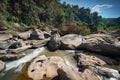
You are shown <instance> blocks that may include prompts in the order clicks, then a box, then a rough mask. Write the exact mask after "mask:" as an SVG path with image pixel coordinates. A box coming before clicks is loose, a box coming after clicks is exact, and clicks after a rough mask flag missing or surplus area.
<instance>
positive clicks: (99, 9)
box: [92, 4, 112, 13]
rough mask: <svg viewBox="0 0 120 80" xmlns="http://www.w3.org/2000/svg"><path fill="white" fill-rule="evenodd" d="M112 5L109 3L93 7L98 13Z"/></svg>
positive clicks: (93, 10)
mask: <svg viewBox="0 0 120 80" xmlns="http://www.w3.org/2000/svg"><path fill="white" fill-rule="evenodd" d="M111 7H112V5H108V4H103V5H95V6H94V7H93V8H92V12H98V13H100V12H101V10H103V9H107V8H111Z"/></svg>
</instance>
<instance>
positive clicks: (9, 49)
mask: <svg viewBox="0 0 120 80" xmlns="http://www.w3.org/2000/svg"><path fill="white" fill-rule="evenodd" d="M0 35H1V36H2V37H1V39H0V60H2V61H4V63H5V66H6V67H4V68H3V69H1V76H2V73H3V72H4V73H5V74H7V73H6V72H8V71H11V70H12V71H13V73H15V71H16V69H17V68H19V71H18V73H19V72H20V73H19V74H18V75H19V76H22V75H23V74H24V75H23V76H26V75H27V76H28V77H29V78H25V79H24V78H21V77H19V76H17V80H26V79H27V80H31V79H33V80H36V78H37V79H38V78H39V79H41V80H46V79H47V80H53V79H54V78H55V80H78V79H79V80H87V78H90V80H100V79H101V80H103V79H106V80H107V79H113V78H114V79H115V80H118V79H120V74H119V69H120V68H119V65H118V64H120V63H119V62H120V58H119V56H120V41H119V37H120V33H117V32H114V33H113V32H111V33H110V32H108V33H96V34H90V35H86V36H82V35H78V34H65V35H63V34H62V35H61V32H59V31H58V30H55V29H54V30H51V31H43V30H40V29H33V30H29V31H26V32H22V33H20V32H19V33H16V34H14V35H8V34H7V33H2V34H0ZM41 47H43V48H44V47H46V50H45V49H44V50H43V52H41V49H42V48H41ZM39 48H40V49H39ZM29 49H32V51H33V53H32V52H31V51H28V52H27V54H26V50H29ZM42 56H44V57H43V58H42ZM59 59H60V61H59ZM36 60H37V61H38V62H36ZM56 60H58V61H59V62H56ZM41 61H42V62H41ZM27 62H30V64H29V65H27V64H26V63H27ZM34 62H35V63H34ZM17 63H19V64H17ZM10 64H12V65H10ZM23 64H24V65H23ZM25 64H26V66H27V68H26V66H25ZM8 65H9V66H8ZM33 65H34V66H33ZM38 65H43V66H41V67H40V66H38ZM18 66H19V67H18ZM113 66H117V68H116V70H113V69H110V68H112V67H113ZM64 67H66V68H64ZM105 67H108V68H107V69H108V70H109V71H106V70H105V69H106V68H105ZM25 68H26V69H25ZM31 69H34V70H35V71H33V70H32V72H30V71H31ZM36 69H37V71H36ZM44 69H47V71H44ZM114 69H115V68H114ZM17 70H18V69H17ZM39 70H40V71H39ZM59 70H60V71H59ZM21 71H23V72H21ZM41 71H42V72H44V74H43V73H41ZM52 71H54V73H53V72H52ZM63 72H64V74H65V75H63ZM38 73H39V74H38ZM5 74H4V75H5ZM31 74H32V75H36V76H31ZM114 74H115V75H114ZM74 75H77V76H74ZM88 75H89V76H88ZM39 76H41V77H39ZM70 76H71V77H70ZM90 76H92V77H90ZM4 77H8V76H7V75H5V76H4ZM75 77H77V78H75ZM18 78H20V79H18ZM30 78H31V79H30ZM1 79H2V80H8V78H2V77H1ZM10 80H16V78H14V76H13V79H10Z"/></svg>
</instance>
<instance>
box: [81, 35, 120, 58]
mask: <svg viewBox="0 0 120 80" xmlns="http://www.w3.org/2000/svg"><path fill="white" fill-rule="evenodd" d="M80 47H82V48H84V49H86V50H89V51H92V52H96V53H100V54H103V55H107V56H117V55H120V41H118V39H116V38H114V37H113V36H110V35H107V34H91V35H88V36H84V40H83V42H82V45H81V46H80Z"/></svg>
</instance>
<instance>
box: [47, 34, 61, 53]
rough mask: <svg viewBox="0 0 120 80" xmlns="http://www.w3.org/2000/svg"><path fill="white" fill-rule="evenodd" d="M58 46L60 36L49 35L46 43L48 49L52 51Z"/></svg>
mask: <svg viewBox="0 0 120 80" xmlns="http://www.w3.org/2000/svg"><path fill="white" fill-rule="evenodd" d="M60 45H61V38H60V35H59V34H58V33H55V34H53V35H51V38H50V40H49V41H48V43H47V47H48V49H49V50H51V51H54V50H57V49H59V47H60Z"/></svg>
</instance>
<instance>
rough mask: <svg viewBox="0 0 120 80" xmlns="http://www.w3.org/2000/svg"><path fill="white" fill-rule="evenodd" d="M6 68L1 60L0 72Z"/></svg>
mask: <svg viewBox="0 0 120 80" xmlns="http://www.w3.org/2000/svg"><path fill="white" fill-rule="evenodd" d="M4 69H5V63H4V62H3V61H1V60H0V72H2V71H3V70H4Z"/></svg>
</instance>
